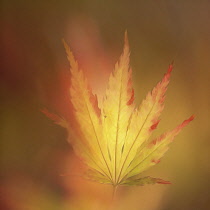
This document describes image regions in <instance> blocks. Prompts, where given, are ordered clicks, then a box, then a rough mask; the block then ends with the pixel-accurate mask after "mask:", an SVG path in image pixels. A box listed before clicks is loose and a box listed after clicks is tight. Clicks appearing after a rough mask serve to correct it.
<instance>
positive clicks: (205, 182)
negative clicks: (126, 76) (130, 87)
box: [0, 0, 210, 210]
mask: <svg viewBox="0 0 210 210" xmlns="http://www.w3.org/2000/svg"><path fill="white" fill-rule="evenodd" d="M0 17H1V20H0V23H1V34H0V44H1V45H0V46H1V50H0V51H1V62H0V65H1V67H0V71H1V76H0V97H1V99H0V100H1V101H0V103H1V105H0V116H1V118H0V139H1V141H0V142H1V143H0V145H1V146H0V164H1V165H0V166H1V171H0V209H2V210H80V209H81V210H83V209H84V210H89V209H91V210H99V209H106V207H107V205H108V204H107V203H108V202H109V200H110V196H111V188H110V187H109V186H105V185H100V184H95V183H89V182H87V181H84V180H83V179H81V178H80V177H79V176H78V175H77V174H78V173H79V172H80V171H81V170H82V166H81V165H80V163H79V162H78V160H77V159H76V158H75V157H74V155H73V152H72V148H71V146H70V145H69V144H68V143H67V142H66V137H67V136H66V132H65V130H63V129H62V128H60V127H58V126H56V125H54V124H53V123H52V122H51V121H50V120H49V119H47V118H46V117H45V116H44V115H43V114H42V113H41V112H40V109H42V108H43V107H47V108H49V109H50V110H51V111H54V112H56V113H59V114H64V115H65V116H68V117H69V119H71V111H70V110H69V109H68V107H70V103H69V98H68V86H69V72H68V68H69V64H68V62H67V59H66V55H65V51H64V48H63V46H62V43H61V38H62V37H64V38H65V39H66V40H67V42H68V43H69V44H70V46H71V47H72V49H73V51H74V53H75V55H76V57H77V59H78V61H79V63H80V64H81V66H82V67H83V68H84V70H85V73H86V75H87V77H88V79H89V81H90V83H91V85H92V86H93V89H94V90H95V92H98V93H100V92H102V91H103V90H104V85H105V83H106V82H107V77H108V74H109V73H110V71H111V70H112V69H113V66H114V63H115V62H116V61H117V58H118V57H119V55H120V53H121V51H122V46H123V35H124V31H125V30H126V29H127V30H128V35H129V41H130V47H131V52H132V53H131V65H132V67H133V76H134V85H135V92H136V101H137V102H140V101H141V100H142V99H143V98H144V96H145V95H146V93H147V91H149V90H151V88H152V87H153V86H154V85H155V84H156V83H157V82H158V81H159V80H160V79H161V77H162V76H163V74H164V72H165V71H166V69H167V67H168V64H169V63H170V62H171V61H172V60H174V61H175V69H174V71H173V75H172V80H171V83H170V87H169V90H168V93H167V100H166V106H165V110H164V113H163V115H162V117H161V119H162V121H161V124H160V126H159V130H158V131H157V132H156V134H159V133H160V132H163V131H164V130H167V129H170V128H173V127H174V126H175V125H177V124H178V123H179V122H181V121H182V120H184V119H186V118H188V117H189V116H190V115H191V114H195V116H196V119H195V120H194V122H192V123H191V124H190V125H189V126H188V127H187V128H185V129H184V131H183V132H182V133H181V134H180V135H179V136H178V137H177V138H176V141H175V142H174V143H173V144H172V145H171V149H170V150H169V152H168V153H167V154H166V156H165V157H164V158H163V159H162V161H161V163H160V164H159V165H158V166H155V167H154V168H152V169H150V170H148V171H146V172H145V173H144V174H145V175H150V176H153V177H160V178H163V179H165V180H170V181H171V182H172V183H173V184H172V185H170V186H166V185H154V186H144V187H130V188H129V187H122V188H121V189H119V191H118V195H117V201H116V203H115V208H114V209H119V210H124V209H125V210H126V209H130V210H131V209H134V210H140V209H141V210H194V209H195V210H197V209H199V210H207V209H210V193H209V188H210V185H209V177H210V164H209V160H210V158H209V152H210V138H209V137H210V129H209V117H210V112H209V108H210V94H209V90H210V89H209V81H210V1H209V0H201V1H191V0H185V1H183V0H147V1H145V0H133V1H125V0H122V1H110V0H107V1H102V0H89V1H88V0H78V1H77V0H60V1H55V0H51V1H41V0H37V1H25V0H19V1H16V0H2V1H1V10H0ZM60 174H67V175H66V176H60Z"/></svg>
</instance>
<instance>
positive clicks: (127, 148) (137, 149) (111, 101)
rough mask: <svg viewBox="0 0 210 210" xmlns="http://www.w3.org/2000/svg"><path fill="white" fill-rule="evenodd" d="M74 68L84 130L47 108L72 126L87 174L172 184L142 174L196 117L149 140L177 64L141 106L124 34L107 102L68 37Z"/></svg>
mask: <svg viewBox="0 0 210 210" xmlns="http://www.w3.org/2000/svg"><path fill="white" fill-rule="evenodd" d="M64 46H65V49H66V52H67V56H68V60H69V62H70V66H71V68H70V71H71V87H70V97H71V102H72V104H73V107H74V114H75V120H76V121H77V124H78V125H79V133H78V132H74V130H72V128H71V126H70V122H68V121H67V120H65V117H64V118H61V117H59V116H57V115H55V114H51V113H49V112H48V111H47V110H44V111H43V112H44V113H45V114H46V115H47V116H48V117H49V118H51V119H52V120H54V121H55V123H57V124H59V125H60V126H62V127H64V128H66V129H67V131H68V133H69V135H71V136H72V134H73V133H77V134H76V135H75V136H74V137H71V143H72V145H73V148H74V150H75V152H76V154H77V155H78V156H79V157H80V158H81V159H82V160H83V162H84V163H85V164H86V165H87V166H88V167H89V170H88V171H87V173H86V177H88V178H89V179H91V180H94V181H97V182H100V183H106V184H112V185H113V186H118V185H144V184H155V183H159V184H169V183H170V182H168V181H164V180H162V179H159V178H152V177H149V176H148V177H143V178H141V177H140V175H141V173H142V172H143V171H145V170H147V169H148V168H150V167H151V166H154V165H155V164H157V163H158V162H159V161H160V158H161V157H162V156H163V155H164V154H165V152H166V151H167V150H168V146H169V144H170V143H171V142H172V141H173V139H174V137H175V136H176V135H178V134H179V132H180V131H181V130H182V128H183V127H185V126H186V125H187V124H188V123H189V122H190V121H192V120H193V119H194V117H193V116H191V117H190V118H189V119H187V120H185V121H184V122H182V123H181V124H180V125H178V126H177V127H176V128H174V129H173V130H171V131H168V132H166V133H164V134H162V135H161V136H159V137H157V138H156V139H154V140H151V141H149V139H150V136H151V134H152V132H153V131H154V130H155V129H156V127H157V125H158V123H159V117H160V114H161V112H162V111H163V107H164V100H165V93H166V90H167V86H168V84H169V79H170V75H171V71H172V68H173V67H172V65H170V66H169V68H168V71H167V72H166V74H165V75H164V77H163V79H162V80H161V81H160V82H159V83H158V84H157V85H156V86H155V87H154V88H153V90H152V91H151V92H149V93H148V94H147V96H146V98H145V99H144V100H143V101H142V103H141V104H140V106H137V105H136V104H135V103H134V90H133V87H132V79H131V74H132V71H131V68H130V66H129V56H130V51H129V44H128V39H127V34H125V44H124V49H123V53H122V55H121V57H120V59H119V61H118V62H117V63H116V65H115V68H114V71H113V72H112V73H111V75H110V78H109V82H108V86H107V89H106V93H105V95H104V97H103V101H102V103H101V104H102V105H101V107H100V108H99V107H98V102H97V96H95V95H93V94H92V91H91V90H90V88H89V85H88V83H87V80H86V79H85V77H84V74H83V71H82V70H80V69H79V66H78V63H77V61H76V60H75V58H74V56H73V54H72V52H71V51H70V48H69V47H68V46H67V44H66V43H65V42H64Z"/></svg>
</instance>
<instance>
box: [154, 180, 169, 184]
mask: <svg viewBox="0 0 210 210" xmlns="http://www.w3.org/2000/svg"><path fill="white" fill-rule="evenodd" d="M157 183H158V184H172V183H171V182H169V181H165V180H162V179H159V180H158V181H157Z"/></svg>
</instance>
